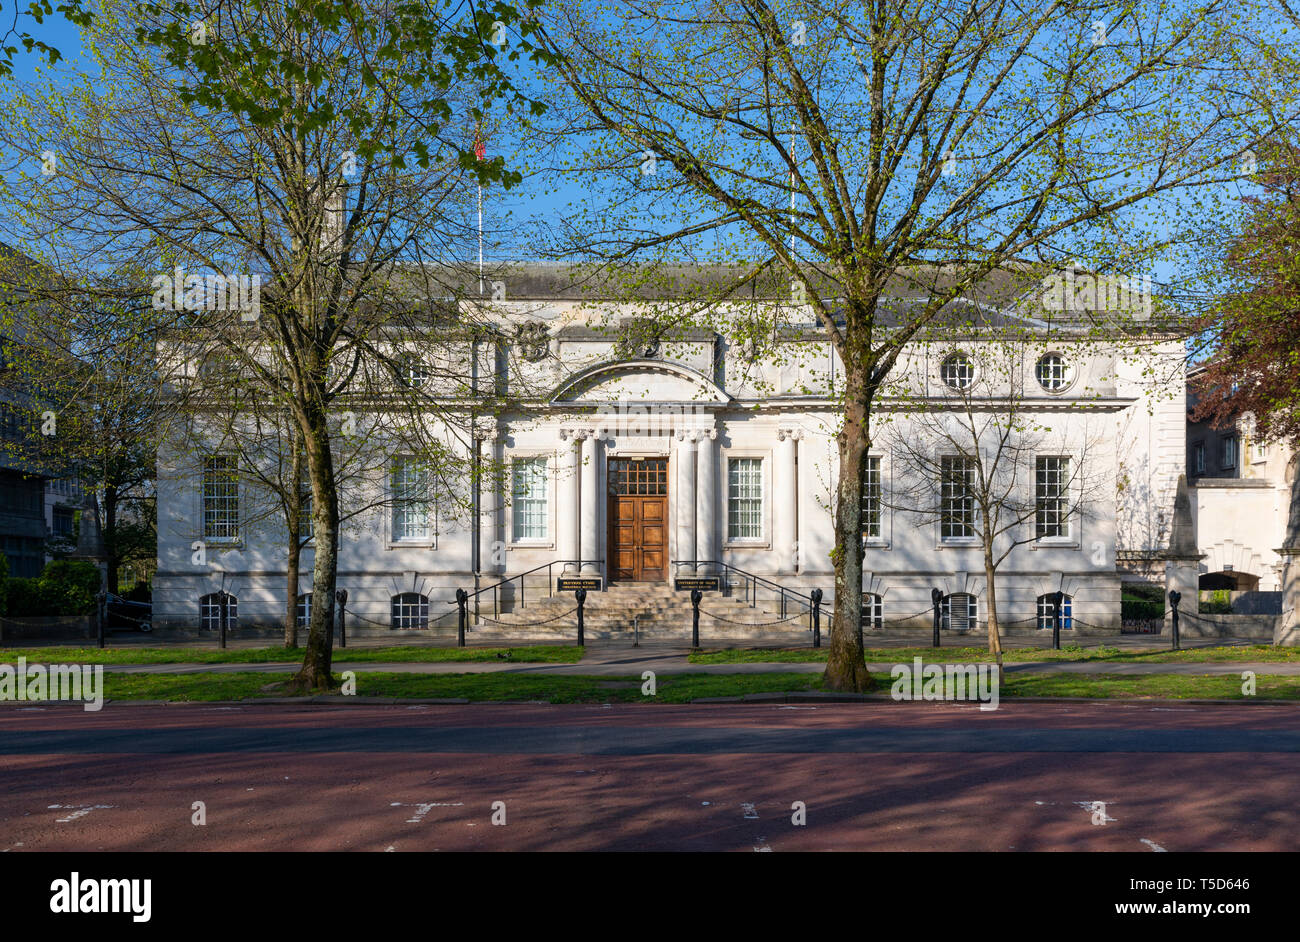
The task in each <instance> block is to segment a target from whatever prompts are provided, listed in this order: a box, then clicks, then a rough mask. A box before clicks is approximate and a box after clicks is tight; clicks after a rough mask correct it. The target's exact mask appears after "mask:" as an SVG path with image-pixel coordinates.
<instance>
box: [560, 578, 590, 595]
mask: <svg viewBox="0 0 1300 942" xmlns="http://www.w3.org/2000/svg"><path fill="white" fill-rule="evenodd" d="M576 589H592V590H594V591H596V592H599V591H601V577H600V576H557V577H556V578H555V591H556V592H573V591H574V590H576Z"/></svg>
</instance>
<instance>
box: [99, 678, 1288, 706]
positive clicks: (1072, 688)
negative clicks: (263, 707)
mask: <svg viewBox="0 0 1300 942" xmlns="http://www.w3.org/2000/svg"><path fill="white" fill-rule="evenodd" d="M289 676H290V675H289V674H287V673H286V674H256V673H232V674H107V675H105V677H104V696H105V697H106V698H107V699H110V700H240V699H246V698H247V699H256V698H259V697H276V696H283V695H284V694H283V693H282V692H277V691H275V690H270V691H267V690H264V689H263V688H264V687H266V686H267V685H269V684H274V683H277V682H280V681H285V680H288V679H289ZM876 679H877V685H876V687H875V689H874V690H873V691H872V692H873V693H879V694H888V693H889V689H890V682H889V678H888V676H887V675H877V677H876ZM1256 682H1257V693H1256V695H1255V696H1254V697H1247V696H1244V695H1243V694H1242V692H1241V679H1240V678H1239V677H1237V676H1236V675H1233V674H1229V675H1226V676H1209V675H1196V674H1190V675H1179V674H1139V675H1130V674H1030V675H1019V676H1014V677H1009V678H1006V679H1005V680H1004V682H1003V685H1002V696H1003V697H1005V698H1016V697H1024V698H1033V697H1096V698H1108V697H1149V698H1154V699H1171V700H1179V699H1188V698H1196V699H1212V700H1251V699H1257V700H1261V699H1262V700H1300V677H1289V676H1280V675H1271V674H1261V675H1259V676H1258V677H1257V678H1256ZM820 689H821V675H819V674H681V675H664V676H661V677H660V678H659V682H658V690H657V695H656V696H655V697H653V698H650V697H643V696H642V695H641V680H640V678H639V677H587V676H572V677H571V676H556V675H529V674H497V673H494V674H395V673H359V674H357V694H358V695H360V696H370V697H463V698H465V699H468V700H544V701H547V702H550V703H610V702H615V703H617V702H623V703H639V702H645V701H652V702H656V703H687V702H689V701H691V700H693V699H696V698H698V697H734V696H741V695H744V694H749V693H775V692H781V691H804V690H820Z"/></svg>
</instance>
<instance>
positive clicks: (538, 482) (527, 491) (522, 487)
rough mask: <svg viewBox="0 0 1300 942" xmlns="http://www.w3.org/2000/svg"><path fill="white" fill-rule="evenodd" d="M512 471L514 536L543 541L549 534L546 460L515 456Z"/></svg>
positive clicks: (518, 538) (521, 538)
mask: <svg viewBox="0 0 1300 942" xmlns="http://www.w3.org/2000/svg"><path fill="white" fill-rule="evenodd" d="M511 470H512V472H513V479H514V483H513V486H512V488H511V504H512V512H513V516H514V527H513V529H514V538H515V539H516V540H544V539H546V536H547V512H546V459H545V458H516V459H514V461H513V462H512V464H511Z"/></svg>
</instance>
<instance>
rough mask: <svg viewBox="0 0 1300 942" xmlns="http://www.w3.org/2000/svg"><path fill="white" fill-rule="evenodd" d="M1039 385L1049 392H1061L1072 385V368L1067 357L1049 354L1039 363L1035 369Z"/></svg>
mask: <svg viewBox="0 0 1300 942" xmlns="http://www.w3.org/2000/svg"><path fill="white" fill-rule="evenodd" d="M1035 374H1036V375H1037V377H1038V385H1040V386H1042V387H1043V388H1044V389H1046V390H1047V391H1048V392H1059V391H1060V390H1062V389H1064V388H1065V387H1066V386H1068V385H1069V384H1070V368H1069V367H1068V366H1067V365H1066V363H1065V357H1063V356H1061V355H1060V354H1059V353H1049V354H1047V355H1046V356H1044V357H1042V358H1041V359H1040V360H1039V361H1038V366H1037V367H1036V368H1035Z"/></svg>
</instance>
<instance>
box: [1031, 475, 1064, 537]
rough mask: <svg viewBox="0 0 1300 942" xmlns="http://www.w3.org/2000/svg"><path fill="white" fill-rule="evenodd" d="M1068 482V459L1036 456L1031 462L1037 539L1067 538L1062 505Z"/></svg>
mask: <svg viewBox="0 0 1300 942" xmlns="http://www.w3.org/2000/svg"><path fill="white" fill-rule="evenodd" d="M1069 481H1070V459H1069V458H1067V457H1065V456H1063V455H1039V456H1038V457H1037V458H1036V459H1035V463H1034V491H1035V498H1036V501H1035V509H1034V526H1035V532H1036V534H1037V537H1038V539H1040V540H1042V539H1051V538H1056V537H1068V536H1069V535H1070V513H1069V508H1068V506H1067V501H1066V496H1067V493H1068V490H1069Z"/></svg>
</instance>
